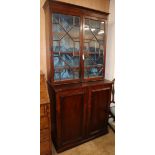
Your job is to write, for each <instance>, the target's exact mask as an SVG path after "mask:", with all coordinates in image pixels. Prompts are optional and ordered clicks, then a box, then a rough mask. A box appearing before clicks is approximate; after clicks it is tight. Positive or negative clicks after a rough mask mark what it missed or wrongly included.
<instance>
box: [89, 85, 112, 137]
mask: <svg viewBox="0 0 155 155" xmlns="http://www.w3.org/2000/svg"><path fill="white" fill-rule="evenodd" d="M90 91H91V92H90V94H91V95H90V96H91V97H90V103H89V104H90V106H89V107H90V110H89V126H88V131H89V134H91V135H93V134H97V133H99V132H101V131H103V130H106V127H107V121H108V109H109V108H108V107H109V101H110V88H101V89H91V90H90Z"/></svg>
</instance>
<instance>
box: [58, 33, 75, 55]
mask: <svg viewBox="0 0 155 155" xmlns="http://www.w3.org/2000/svg"><path fill="white" fill-rule="evenodd" d="M60 50H61V52H73V51H74V42H73V40H72V39H71V38H70V37H69V36H68V35H66V36H65V37H64V38H63V39H61V41H60Z"/></svg>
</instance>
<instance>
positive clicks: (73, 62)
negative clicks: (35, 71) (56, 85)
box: [52, 14, 80, 81]
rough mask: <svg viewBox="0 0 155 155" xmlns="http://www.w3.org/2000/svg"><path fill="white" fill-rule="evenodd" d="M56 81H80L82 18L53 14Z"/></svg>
mask: <svg viewBox="0 0 155 155" xmlns="http://www.w3.org/2000/svg"><path fill="white" fill-rule="evenodd" d="M52 19H53V20H52V22H53V24H52V30H53V31H52V32H53V52H54V57H53V61H54V80H55V81H59V80H70V79H79V76H80V74H79V71H80V70H79V66H80V57H79V56H80V55H79V53H80V18H79V17H76V16H70V15H64V14H53V17H52Z"/></svg>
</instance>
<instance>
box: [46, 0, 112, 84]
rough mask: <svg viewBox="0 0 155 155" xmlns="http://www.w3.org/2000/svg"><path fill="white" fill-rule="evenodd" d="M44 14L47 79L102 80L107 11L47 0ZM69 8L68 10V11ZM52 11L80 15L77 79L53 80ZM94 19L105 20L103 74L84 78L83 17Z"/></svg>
mask: <svg viewBox="0 0 155 155" xmlns="http://www.w3.org/2000/svg"><path fill="white" fill-rule="evenodd" d="M44 10H45V16H46V19H47V20H46V31H47V32H46V34H47V35H46V38H47V39H46V41H47V44H46V46H47V50H46V51H47V54H46V55H47V78H48V81H51V83H52V84H53V85H58V84H66V83H79V82H87V81H97V80H104V77H105V61H106V23H107V22H106V20H107V18H108V14H109V13H105V12H101V11H96V10H93V9H88V8H84V7H81V6H76V5H72V4H67V3H64V2H58V1H51V0H47V1H46V3H45V5H44ZM68 10H69V11H68ZM53 13H62V14H65V15H72V16H78V17H80V55H79V59H80V65H79V79H67V80H66V79H65V80H58V81H54V62H53V57H54V54H53V50H52V48H51V46H52V45H53V44H52V41H53V37H52V36H53V35H52V20H51V17H52V14H53ZM87 17H88V18H89V19H94V20H101V21H104V22H105V25H104V32H105V33H104V39H103V40H104V55H103V59H104V60H103V76H102V77H91V78H84V60H83V59H82V55H83V54H84V51H83V47H84V41H83V36H84V31H83V30H84V19H85V18H87Z"/></svg>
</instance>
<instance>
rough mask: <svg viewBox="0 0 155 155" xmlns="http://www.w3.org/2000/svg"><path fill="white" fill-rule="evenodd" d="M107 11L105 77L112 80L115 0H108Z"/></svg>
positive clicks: (113, 75)
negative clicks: (108, 6)
mask: <svg viewBox="0 0 155 155" xmlns="http://www.w3.org/2000/svg"><path fill="white" fill-rule="evenodd" d="M109 13H110V15H109V19H108V33H107V48H106V49H107V50H106V71H105V78H106V79H109V80H112V79H113V78H114V77H115V0H110V8H109Z"/></svg>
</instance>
